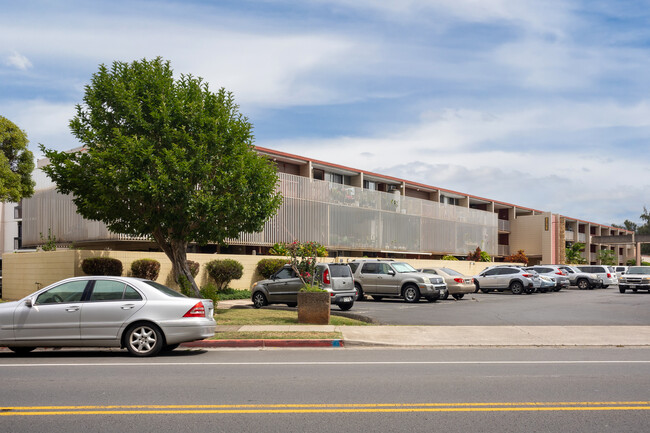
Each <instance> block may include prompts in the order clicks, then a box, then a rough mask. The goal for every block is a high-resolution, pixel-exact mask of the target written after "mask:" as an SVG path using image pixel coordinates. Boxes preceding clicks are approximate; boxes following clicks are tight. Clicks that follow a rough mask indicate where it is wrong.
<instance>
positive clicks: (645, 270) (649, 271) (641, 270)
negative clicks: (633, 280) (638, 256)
mask: <svg viewBox="0 0 650 433" xmlns="http://www.w3.org/2000/svg"><path fill="white" fill-rule="evenodd" d="M627 273H628V275H629V274H641V275H650V266H640V267H638V268H630V269H628V270H627Z"/></svg>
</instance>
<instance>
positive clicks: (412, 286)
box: [348, 259, 447, 302]
mask: <svg viewBox="0 0 650 433" xmlns="http://www.w3.org/2000/svg"><path fill="white" fill-rule="evenodd" d="M348 265H350V269H352V274H353V276H354V285H355V287H356V289H357V293H358V299H363V297H364V296H365V295H371V296H372V297H373V299H375V300H376V301H380V300H381V299H383V298H404V300H405V301H406V302H418V301H419V300H420V298H421V297H422V298H425V299H426V300H427V301H429V302H435V301H436V300H438V298H439V297H440V292H441V291H442V290H444V289H446V288H447V285H446V284H445V281H444V279H443V278H442V277H441V276H439V275H432V274H426V273H423V272H418V271H417V270H416V269H415V268H414V267H413V266H411V265H409V264H408V263H404V262H396V261H393V260H390V259H366V260H354V261H351V262H349V263H348Z"/></svg>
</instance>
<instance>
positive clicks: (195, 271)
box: [185, 260, 201, 278]
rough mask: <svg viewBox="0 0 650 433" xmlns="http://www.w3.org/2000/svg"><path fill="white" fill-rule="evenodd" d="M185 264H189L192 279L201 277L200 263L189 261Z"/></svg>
mask: <svg viewBox="0 0 650 433" xmlns="http://www.w3.org/2000/svg"><path fill="white" fill-rule="evenodd" d="M185 263H187V267H188V268H190V274H192V277H194V278H196V276H197V275H199V268H200V267H201V265H200V264H199V262H195V261H193V260H187V261H185Z"/></svg>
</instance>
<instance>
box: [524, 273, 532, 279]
mask: <svg viewBox="0 0 650 433" xmlns="http://www.w3.org/2000/svg"><path fill="white" fill-rule="evenodd" d="M523 276H524V277H526V278H533V274H524V275H523Z"/></svg>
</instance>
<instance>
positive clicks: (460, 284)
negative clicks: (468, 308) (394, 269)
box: [419, 268, 475, 299]
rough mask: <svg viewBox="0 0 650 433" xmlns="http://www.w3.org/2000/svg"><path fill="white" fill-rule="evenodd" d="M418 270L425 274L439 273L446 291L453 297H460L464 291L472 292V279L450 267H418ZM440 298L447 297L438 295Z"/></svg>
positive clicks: (463, 294)
mask: <svg viewBox="0 0 650 433" xmlns="http://www.w3.org/2000/svg"><path fill="white" fill-rule="evenodd" d="M419 271H420V272H424V273H427V274H435V275H440V276H441V277H442V278H444V280H445V284H446V285H447V289H448V292H449V294H450V295H451V296H453V297H454V299H462V298H463V296H465V293H472V292H474V287H475V286H474V279H473V278H472V277H468V276H465V275H463V274H461V273H460V272H458V271H456V270H454V269H450V268H426V269H419ZM440 299H447V298H446V297H440Z"/></svg>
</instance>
